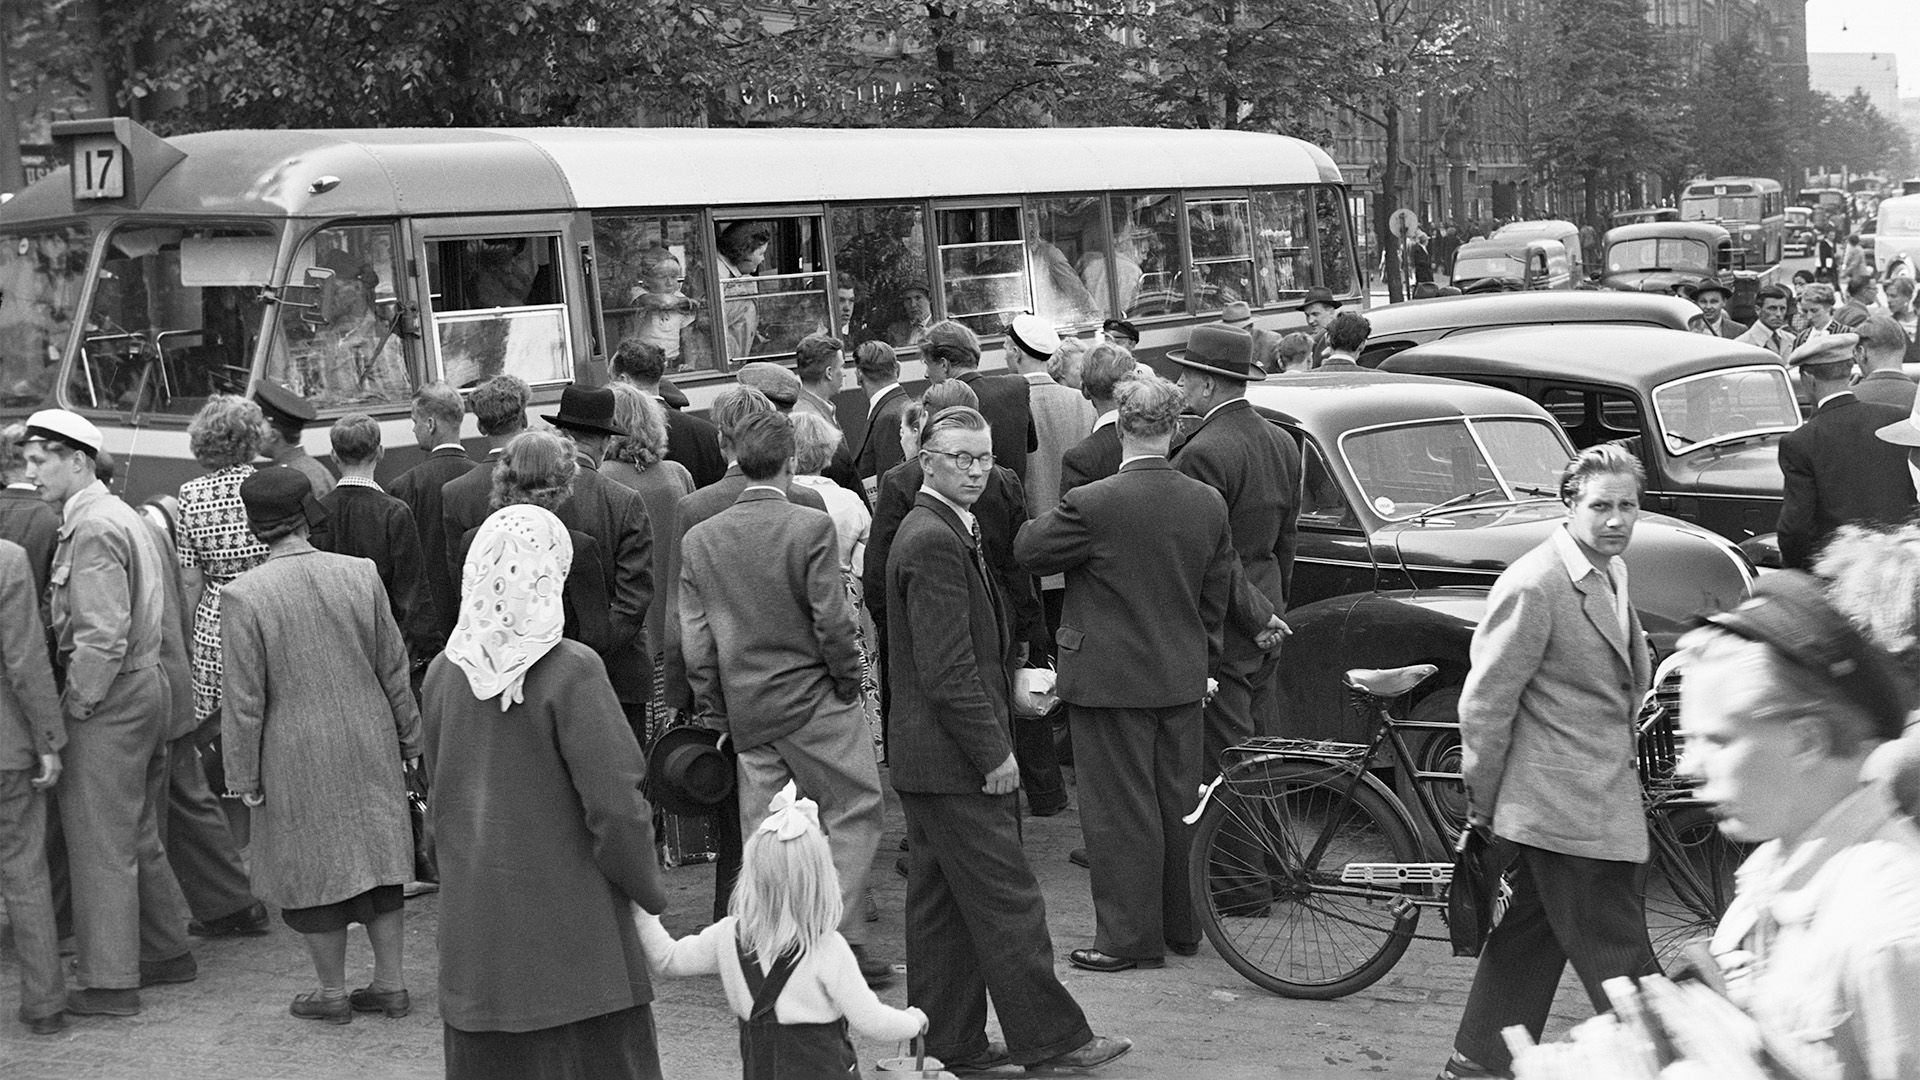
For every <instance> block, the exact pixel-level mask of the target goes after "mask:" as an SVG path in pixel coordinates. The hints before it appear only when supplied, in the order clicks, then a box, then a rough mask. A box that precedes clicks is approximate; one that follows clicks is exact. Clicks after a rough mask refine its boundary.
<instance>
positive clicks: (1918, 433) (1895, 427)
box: [1873, 417, 1920, 446]
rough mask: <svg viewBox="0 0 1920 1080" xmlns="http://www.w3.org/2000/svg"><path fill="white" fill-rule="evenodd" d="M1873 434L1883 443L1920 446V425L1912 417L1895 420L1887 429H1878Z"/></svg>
mask: <svg viewBox="0 0 1920 1080" xmlns="http://www.w3.org/2000/svg"><path fill="white" fill-rule="evenodd" d="M1873 434H1874V436H1875V437H1876V438H1878V439H1879V440H1880V441H1881V442H1889V443H1892V444H1894V445H1895V446H1920V425H1916V424H1914V422H1913V418H1912V417H1908V418H1907V419H1905V420H1895V421H1894V422H1893V423H1891V424H1888V425H1887V426H1885V427H1882V428H1878V429H1876V430H1875V431H1874V433H1873Z"/></svg>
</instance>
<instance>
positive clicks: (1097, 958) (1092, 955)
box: [1067, 949, 1167, 971]
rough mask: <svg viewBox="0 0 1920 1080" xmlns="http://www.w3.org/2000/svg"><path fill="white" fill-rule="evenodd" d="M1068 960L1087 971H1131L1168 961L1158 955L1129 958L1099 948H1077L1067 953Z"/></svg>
mask: <svg viewBox="0 0 1920 1080" xmlns="http://www.w3.org/2000/svg"><path fill="white" fill-rule="evenodd" d="M1067 962H1068V963H1070V964H1072V965H1073V966H1074V967H1077V968H1083V969H1085V970H1087V971H1131V970H1133V969H1134V968H1158V967H1166V966H1167V962H1166V961H1165V960H1163V959H1161V958H1160V957H1157V956H1153V957H1147V958H1145V959H1141V960H1129V959H1127V958H1126V957H1124V956H1108V955H1107V954H1106V953H1103V952H1101V951H1100V950H1099V949H1075V950H1073V951H1072V952H1070V953H1068V954H1067Z"/></svg>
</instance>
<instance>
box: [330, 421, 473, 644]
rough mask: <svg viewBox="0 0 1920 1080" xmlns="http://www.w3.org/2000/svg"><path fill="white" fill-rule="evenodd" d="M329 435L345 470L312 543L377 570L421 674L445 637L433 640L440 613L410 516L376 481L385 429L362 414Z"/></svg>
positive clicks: (336, 426) (338, 424) (335, 457)
mask: <svg viewBox="0 0 1920 1080" xmlns="http://www.w3.org/2000/svg"><path fill="white" fill-rule="evenodd" d="M327 437H328V438H329V439H330V440H331V441H332V443H333V460H334V461H335V462H337V463H339V465H340V482H339V483H337V484H335V485H334V488H333V490H332V491H329V492H327V494H326V496H325V497H324V498H322V499H321V500H320V505H321V506H322V507H323V508H325V510H326V511H327V517H326V520H324V521H322V522H320V523H319V524H317V525H315V526H314V527H313V529H312V532H311V534H310V536H309V539H310V540H311V541H312V543H313V546H314V547H316V548H319V549H320V550H321V551H331V552H333V553H334V554H336V555H352V556H354V557H356V558H361V559H366V560H369V561H370V562H372V563H373V565H374V566H375V567H377V568H378V569H379V571H380V584H381V585H383V586H385V587H386V591H387V606H388V607H389V608H390V609H391V610H392V612H393V622H394V625H395V626H398V627H399V628H400V633H401V635H402V636H403V637H404V638H405V639H406V643H407V653H408V656H409V658H410V659H411V660H412V661H413V666H414V667H415V668H416V669H417V668H418V667H419V666H420V665H421V663H422V662H424V661H427V660H431V659H432V658H433V655H434V654H435V653H437V652H439V651H440V649H441V648H442V647H443V646H444V645H445V644H446V639H445V638H441V639H439V640H438V641H437V642H436V641H435V634H434V625H435V616H436V614H437V612H436V611H435V610H434V606H433V596H432V594H431V593H430V592H429V591H428V589H427V580H426V578H427V575H426V574H425V573H423V572H422V569H421V564H422V562H423V561H424V559H425V556H424V555H423V554H422V553H421V550H420V530H419V529H418V528H416V527H415V526H414V523H413V512H412V511H411V510H409V509H407V504H406V503H404V502H401V501H400V500H399V499H396V498H394V497H393V496H392V495H389V494H387V493H386V492H384V491H382V490H380V485H379V484H378V483H375V482H374V479H373V472H374V469H375V468H377V467H378V466H379V464H380V458H381V456H382V450H383V448H382V447H381V445H380V424H379V422H378V421H376V420H375V419H374V418H373V417H371V416H368V415H366V414H365V413H355V414H353V415H350V416H343V417H341V418H340V419H338V420H336V421H334V423H333V427H332V429H331V430H329V431H328V433H327ZM441 565H443V566H444V565H445V560H442V563H441Z"/></svg>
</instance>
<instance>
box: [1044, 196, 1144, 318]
mask: <svg viewBox="0 0 1920 1080" xmlns="http://www.w3.org/2000/svg"><path fill="white" fill-rule="evenodd" d="M1104 202H1105V200H1103V199H1102V198H1100V197H1099V196H1098V195H1067V196H1062V197H1059V198H1052V199H1030V200H1028V201H1027V236H1028V237H1030V238H1031V239H1029V241H1028V243H1027V255H1028V263H1029V268H1030V270H1031V271H1032V273H1033V313H1034V314H1036V315H1038V316H1040V317H1041V318H1043V319H1045V320H1046V321H1047V322H1049V323H1051V324H1053V325H1054V326H1056V327H1059V328H1061V329H1068V328H1072V329H1082V328H1092V327H1097V326H1099V325H1100V321H1101V320H1102V319H1105V318H1106V317H1107V303H1108V300H1107V252H1106V247H1107V228H1106V220H1105V217H1104V213H1103V211H1104V207H1103V205H1102V204H1103V203H1104ZM1135 276H1136V278H1137V276H1138V275H1137V273H1136V275H1135Z"/></svg>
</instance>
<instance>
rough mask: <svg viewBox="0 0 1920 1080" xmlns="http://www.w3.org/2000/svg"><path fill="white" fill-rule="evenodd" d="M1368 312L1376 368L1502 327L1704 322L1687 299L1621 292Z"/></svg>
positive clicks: (1502, 297)
mask: <svg viewBox="0 0 1920 1080" xmlns="http://www.w3.org/2000/svg"><path fill="white" fill-rule="evenodd" d="M1366 316H1367V322H1368V323H1370V324H1371V326H1372V330H1371V331H1370V332H1369V336H1368V338H1367V346H1366V348H1365V349H1363V350H1362V351H1361V353H1360V363H1361V366H1363V367H1377V366H1379V363H1380V361H1382V360H1385V359H1386V358H1387V357H1389V356H1392V355H1393V354H1394V353H1397V352H1399V351H1400V350H1402V349H1410V348H1412V347H1414V346H1415V345H1421V344H1425V343H1426V342H1429V341H1438V340H1440V339H1441V338H1446V337H1452V336H1454V335H1455V334H1469V333H1476V332H1478V331H1481V330H1495V329H1499V328H1501V327H1509V326H1552V325H1558V324H1561V323H1618V324H1621V325H1625V326H1662V327H1666V328H1668V329H1671V330H1686V329H1689V328H1691V327H1694V326H1697V325H1699V324H1700V309H1699V308H1697V307H1694V306H1693V304H1691V303H1689V302H1688V301H1685V300H1681V299H1678V298H1676V297H1672V296H1655V295H1640V294H1634V293H1620V292H1549V293H1538V292H1534V293H1526V292H1517V293H1496V294H1493V295H1490V296H1448V297H1441V298H1438V299H1434V300H1413V301H1409V302H1407V303H1403V304H1391V305H1388V306H1386V307H1377V308H1373V309H1372V310H1370V311H1368V312H1367V313H1366Z"/></svg>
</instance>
